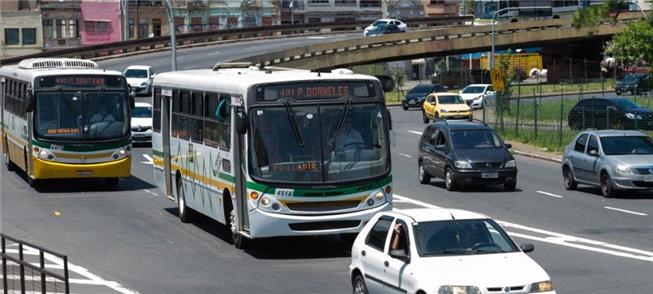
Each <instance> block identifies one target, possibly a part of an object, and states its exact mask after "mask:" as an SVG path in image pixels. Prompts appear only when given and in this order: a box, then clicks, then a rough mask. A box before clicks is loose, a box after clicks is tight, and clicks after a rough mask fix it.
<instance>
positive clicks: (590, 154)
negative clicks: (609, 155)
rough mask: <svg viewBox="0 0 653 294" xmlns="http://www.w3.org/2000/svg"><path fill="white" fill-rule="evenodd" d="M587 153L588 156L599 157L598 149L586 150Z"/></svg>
mask: <svg viewBox="0 0 653 294" xmlns="http://www.w3.org/2000/svg"><path fill="white" fill-rule="evenodd" d="M587 154H589V156H594V157H599V151H598V150H596V149H592V150H589V151H587Z"/></svg>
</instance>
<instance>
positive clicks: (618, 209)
mask: <svg viewBox="0 0 653 294" xmlns="http://www.w3.org/2000/svg"><path fill="white" fill-rule="evenodd" d="M604 208H605V209H608V210H614V211H619V212H623V213H630V214H634V215H639V216H647V215H648V214H646V213H642V212H637V211H632V210H625V209H621V208H616V207H610V206H604Z"/></svg>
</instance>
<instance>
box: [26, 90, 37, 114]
mask: <svg viewBox="0 0 653 294" xmlns="http://www.w3.org/2000/svg"><path fill="white" fill-rule="evenodd" d="M35 106H36V98H35V97H34V94H33V93H32V92H31V91H30V92H28V94H27V105H26V106H25V112H32V111H34V107H35Z"/></svg>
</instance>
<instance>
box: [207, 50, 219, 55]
mask: <svg viewBox="0 0 653 294" xmlns="http://www.w3.org/2000/svg"><path fill="white" fill-rule="evenodd" d="M218 54H220V51H216V52H213V53H209V54H206V55H209V56H212V55H218Z"/></svg>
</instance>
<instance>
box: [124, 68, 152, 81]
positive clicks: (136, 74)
mask: <svg viewBox="0 0 653 294" xmlns="http://www.w3.org/2000/svg"><path fill="white" fill-rule="evenodd" d="M125 77H126V78H136V79H145V78H147V70H144V69H128V70H126V71H125Z"/></svg>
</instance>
